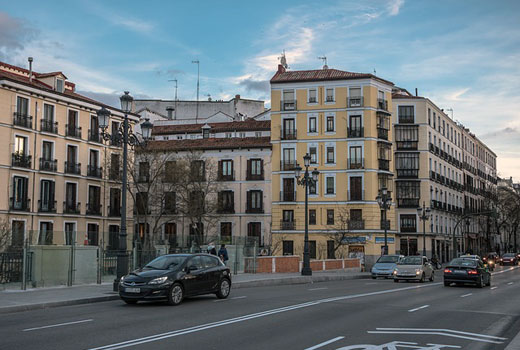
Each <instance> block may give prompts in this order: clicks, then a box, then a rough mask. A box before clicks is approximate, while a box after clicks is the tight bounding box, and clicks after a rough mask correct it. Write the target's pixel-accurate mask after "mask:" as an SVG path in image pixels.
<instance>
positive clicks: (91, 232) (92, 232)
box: [87, 224, 99, 246]
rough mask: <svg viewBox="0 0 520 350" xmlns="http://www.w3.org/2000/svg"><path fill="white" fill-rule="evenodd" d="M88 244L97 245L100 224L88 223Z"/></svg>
mask: <svg viewBox="0 0 520 350" xmlns="http://www.w3.org/2000/svg"><path fill="white" fill-rule="evenodd" d="M87 239H88V245H94V246H97V245H98V242H99V225H98V224H87Z"/></svg>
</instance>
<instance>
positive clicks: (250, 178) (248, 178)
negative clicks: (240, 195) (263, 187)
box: [246, 172, 264, 181]
mask: <svg viewBox="0 0 520 350" xmlns="http://www.w3.org/2000/svg"><path fill="white" fill-rule="evenodd" d="M263 179H264V174H263V173H262V174H251V173H250V172H247V173H246V181H258V180H263Z"/></svg>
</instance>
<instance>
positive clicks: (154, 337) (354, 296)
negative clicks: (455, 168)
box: [89, 282, 442, 350]
mask: <svg viewBox="0 0 520 350" xmlns="http://www.w3.org/2000/svg"><path fill="white" fill-rule="evenodd" d="M440 284H442V282H438V283H430V284H423V285H418V286H411V287H403V288H395V289H386V290H380V291H377V292H369V293H362V294H351V295H344V296H339V297H332V298H326V299H318V300H314V301H310V302H306V303H301V304H294V305H289V306H285V307H281V308H277V309H271V310H266V311H262V312H257V313H253V314H248V315H244V316H238V317H234V318H229V319H225V320H221V321H216V322H212V323H206V324H202V325H198V326H193V327H189V328H184V329H178V330H174V331H170V332H165V333H159V334H154V335H150V336H147V337H142V338H135V339H131V340H127V341H123V342H119V343H114V344H109V345H104V346H100V347H96V348H91V349H89V350H102V349H103V350H109V349H110V350H115V349H122V348H127V347H131V346H135V345H140V344H145V343H150V342H154V341H158V340H162V339H167V338H172V337H177V336H180V335H185V334H190V333H194V332H200V331H203V330H206V329H212V328H216V327H222V326H226V325H229V324H234V323H238V322H244V321H248V320H253V319H257V318H260V317H265V316H270V315H275V314H279V313H283V312H288V311H293V310H298V309H303V308H306V307H311V306H315V305H320V304H324V303H332V302H336V301H342V300H350V299H357V298H364V297H370V296H375V295H383V294H389V293H396V292H403V291H408V290H416V289H421V288H429V287H433V286H437V285H440Z"/></svg>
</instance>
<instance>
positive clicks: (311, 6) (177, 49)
mask: <svg viewBox="0 0 520 350" xmlns="http://www.w3.org/2000/svg"><path fill="white" fill-rule="evenodd" d="M28 9H30V11H29V10H28ZM283 50H285V52H286V56H287V61H288V64H289V66H290V68H291V69H293V70H298V69H319V68H320V67H321V66H322V65H323V63H322V61H321V60H319V59H318V57H319V56H326V57H327V63H328V65H329V67H330V68H336V69H341V70H347V71H353V72H363V73H374V71H375V72H376V74H377V75H378V76H380V77H382V78H384V79H387V80H390V81H392V82H394V83H395V84H396V85H397V86H400V87H403V88H406V89H408V90H409V91H411V92H412V91H414V89H415V88H417V89H418V91H419V94H420V95H422V96H425V97H428V98H430V99H431V100H432V101H433V102H434V103H435V104H437V105H438V106H439V107H440V108H444V109H453V118H454V119H455V120H457V121H460V122H461V123H463V124H464V125H465V126H466V127H469V128H470V129H471V131H472V132H474V133H475V134H476V135H477V137H479V138H480V139H481V140H483V141H484V142H485V143H486V144H487V145H488V146H489V147H490V148H491V149H492V150H493V151H494V152H495V153H496V154H497V155H498V161H497V162H498V172H499V175H500V176H501V177H510V176H512V177H513V179H514V180H515V181H517V182H518V181H520V93H519V92H520V1H517V0H511V1H508V0H499V1H484V0H483V1H477V0H474V1H470V0H421V1H418V0H364V1H362V0H343V1H326V0H321V1H315V0H314V1H294V0H285V1H271V0H262V1H225V0H222V1H205V0H199V1H154V0H147V1H133V0H126V1H119V0H113V1H96V0H88V1H73V0H71V1H66V2H65V1H52V0H46V1H41V0H37V1H33V0H26V1H24V6H20V4H19V3H17V2H13V1H6V0H0V60H1V61H4V62H7V63H10V64H14V65H20V66H23V67H27V57H28V56H32V57H34V63H33V68H34V70H35V71H37V72H46V71H62V72H63V73H64V74H65V75H66V76H67V77H68V79H69V80H70V81H72V82H74V83H76V88H77V90H78V91H79V92H81V93H84V94H86V95H88V96H90V97H93V98H96V99H98V100H100V101H103V102H106V103H109V104H112V105H116V106H117V105H118V104H119V101H118V97H119V96H120V95H121V93H122V92H123V91H125V90H128V91H130V93H131V94H132V95H133V96H134V97H136V98H162V99H173V97H174V93H175V88H174V87H175V85H174V84H175V83H174V82H171V81H169V80H172V79H177V81H178V98H179V99H181V100H190V99H195V98H196V86H197V64H194V63H192V62H193V61H196V60H198V61H199V62H200V99H207V98H208V97H210V96H211V98H212V99H230V98H232V97H233V96H234V95H235V94H240V95H241V96H242V97H244V98H251V99H262V100H265V101H266V105H267V106H269V104H270V93H269V79H270V78H271V77H272V75H273V74H274V72H275V71H276V68H277V64H278V62H279V60H278V59H279V57H280V54H281V52H282V51H283ZM450 114H451V113H450Z"/></svg>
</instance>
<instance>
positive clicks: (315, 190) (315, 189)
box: [309, 181, 318, 195]
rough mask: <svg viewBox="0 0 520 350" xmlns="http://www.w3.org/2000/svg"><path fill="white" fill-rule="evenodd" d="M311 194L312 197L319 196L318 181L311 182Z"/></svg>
mask: <svg viewBox="0 0 520 350" xmlns="http://www.w3.org/2000/svg"><path fill="white" fill-rule="evenodd" d="M309 194H310V195H316V194H318V183H317V181H316V182H314V181H313V182H311V183H309Z"/></svg>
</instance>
